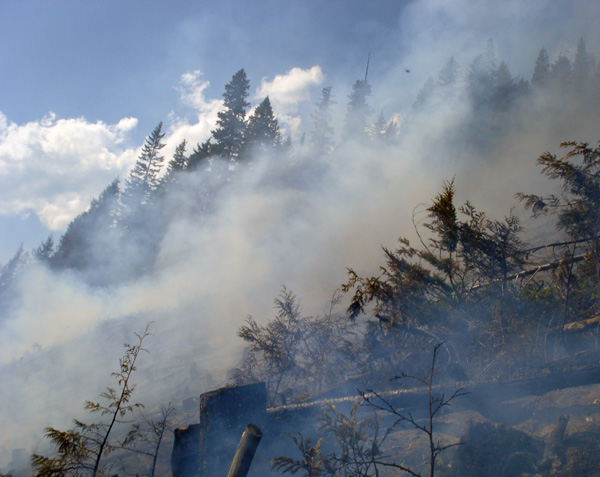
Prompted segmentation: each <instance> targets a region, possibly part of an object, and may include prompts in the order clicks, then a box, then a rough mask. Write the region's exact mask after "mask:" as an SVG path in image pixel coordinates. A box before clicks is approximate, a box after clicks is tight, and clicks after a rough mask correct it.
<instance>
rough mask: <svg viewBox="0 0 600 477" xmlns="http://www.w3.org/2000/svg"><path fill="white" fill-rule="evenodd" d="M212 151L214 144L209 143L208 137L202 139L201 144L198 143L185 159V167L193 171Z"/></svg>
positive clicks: (205, 160)
mask: <svg viewBox="0 0 600 477" xmlns="http://www.w3.org/2000/svg"><path fill="white" fill-rule="evenodd" d="M213 153H214V146H213V144H211V142H210V139H208V140H207V141H204V142H203V143H202V144H198V145H197V146H196V147H195V148H194V150H193V151H192V153H191V154H190V157H189V158H188V161H187V169H188V170H190V171H194V170H196V169H198V168H199V167H200V164H204V163H205V162H207V159H209V158H210V157H211V156H212V155H213Z"/></svg>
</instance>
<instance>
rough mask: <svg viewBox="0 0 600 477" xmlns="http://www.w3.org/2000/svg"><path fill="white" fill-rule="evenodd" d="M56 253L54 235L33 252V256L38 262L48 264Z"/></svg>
mask: <svg viewBox="0 0 600 477" xmlns="http://www.w3.org/2000/svg"><path fill="white" fill-rule="evenodd" d="M53 253H54V238H53V237H52V234H50V235H49V236H48V238H47V239H46V240H44V241H43V242H42V243H41V244H40V246H39V247H38V248H36V249H35V250H34V251H33V256H34V257H35V259H36V260H37V261H38V262H42V263H48V262H49V261H50V259H51V258H52V254H53Z"/></svg>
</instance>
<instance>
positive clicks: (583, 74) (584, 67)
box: [573, 37, 594, 92]
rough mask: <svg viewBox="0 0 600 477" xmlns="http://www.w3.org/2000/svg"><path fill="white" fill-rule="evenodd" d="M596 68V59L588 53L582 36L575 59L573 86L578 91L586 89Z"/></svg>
mask: <svg viewBox="0 0 600 477" xmlns="http://www.w3.org/2000/svg"><path fill="white" fill-rule="evenodd" d="M593 69H594V59H593V58H592V56H591V55H590V54H589V53H588V51H587V49H586V46H585V39H584V38H583V37H581V38H580V39H579V41H578V42H577V52H576V53H575V59H574V60H573V86H574V87H575V88H576V89H577V90H578V91H580V92H581V91H585V90H586V89H587V87H588V85H589V80H590V78H591V75H592V71H593Z"/></svg>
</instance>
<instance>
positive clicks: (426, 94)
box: [413, 76, 435, 111]
mask: <svg viewBox="0 0 600 477" xmlns="http://www.w3.org/2000/svg"><path fill="white" fill-rule="evenodd" d="M434 91H435V82H434V81H433V78H432V77H431V76H430V77H429V78H428V79H427V81H426V82H425V84H424V85H423V87H422V88H421V91H419V94H418V95H417V99H416V100H415V102H414V103H413V108H414V109H415V110H416V111H421V110H423V108H424V107H425V105H426V104H427V102H428V101H429V100H430V99H431V97H432V96H433V93H434Z"/></svg>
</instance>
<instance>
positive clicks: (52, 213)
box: [0, 112, 137, 230]
mask: <svg viewBox="0 0 600 477" xmlns="http://www.w3.org/2000/svg"><path fill="white" fill-rule="evenodd" d="M136 126H137V119H135V118H123V119H121V120H120V121H119V122H118V123H117V124H106V123H104V122H102V121H98V122H95V123H90V122H88V121H86V120H85V118H71V119H57V118H56V115H55V114H54V113H49V114H48V115H46V116H45V117H43V118H42V119H40V120H37V121H31V122H28V123H26V124H22V125H19V124H16V123H14V122H11V121H9V120H8V118H6V116H5V115H4V114H2V113H1V112H0V188H1V190H2V195H3V197H2V199H3V200H2V202H1V203H0V214H15V213H17V214H28V213H31V212H33V213H35V214H36V215H38V217H39V218H40V220H41V221H42V223H43V224H44V225H45V226H47V227H48V228H49V229H51V230H61V229H64V228H65V227H66V225H67V224H68V223H69V221H70V220H72V219H73V217H74V216H75V215H77V214H78V213H80V212H82V211H83V210H85V208H86V207H87V205H88V204H89V202H90V200H91V199H92V198H93V197H95V196H97V195H98V194H99V192H100V191H101V190H102V189H103V188H104V187H105V186H106V185H107V184H109V183H110V182H111V181H112V180H113V179H114V178H115V177H117V176H122V175H123V174H125V173H126V172H127V170H128V169H129V167H130V166H131V164H132V163H133V162H134V160H135V152H134V151H132V150H131V149H125V148H123V147H122V144H123V142H124V140H125V139H126V138H127V136H128V134H129V133H130V132H131V131H132V130H133V129H134V128H135V127H136Z"/></svg>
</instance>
